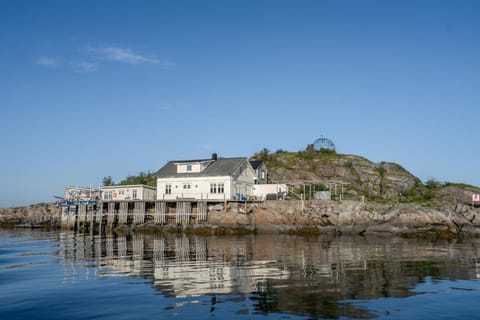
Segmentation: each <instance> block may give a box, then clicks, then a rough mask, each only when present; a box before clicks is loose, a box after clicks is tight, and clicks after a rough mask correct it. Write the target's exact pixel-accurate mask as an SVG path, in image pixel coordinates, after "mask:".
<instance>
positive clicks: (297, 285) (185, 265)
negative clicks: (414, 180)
mask: <svg viewBox="0 0 480 320" xmlns="http://www.w3.org/2000/svg"><path fill="white" fill-rule="evenodd" d="M59 240H60V248H61V250H60V256H61V261H62V262H61V263H62V268H63V272H64V281H65V282H76V281H81V280H84V279H90V278H92V277H94V278H103V277H119V276H122V277H124V276H129V277H141V278H142V279H145V281H147V282H148V283H150V284H151V285H152V286H153V287H154V288H155V289H156V290H157V291H158V293H159V294H162V295H163V296H165V297H167V298H184V299H193V297H202V296H208V297H210V299H211V306H212V310H213V309H214V308H215V305H216V304H217V303H219V302H220V301H228V300H229V299H230V300H231V299H237V301H238V300H241V301H244V302H245V301H248V302H249V303H250V304H251V306H252V308H253V310H250V311H245V310H243V311H242V309H240V310H238V313H240V314H241V313H242V312H246V313H248V312H254V313H259V314H269V313H273V312H279V313H288V314H296V315H306V316H309V317H311V318H318V317H327V318H339V317H352V318H373V317H376V316H378V315H376V314H373V313H372V312H371V311H369V310H368V309H366V308H364V307H360V306H358V305H356V304H353V303H351V301H352V300H370V299H376V298H379V297H395V298H405V297H409V296H412V295H415V294H418V292H416V291H415V290H413V289H414V288H415V287H416V286H417V285H418V284H419V283H422V282H424V281H426V279H434V280H435V279H474V278H478V277H479V273H480V264H478V262H479V260H478V257H479V251H478V249H477V244H478V243H477V242H476V241H471V242H467V243H447V242H431V241H424V240H404V239H378V238H363V237H354V238H348V237H340V238H333V239H327V238H303V237H294V236H276V235H275V236H274V235H249V236H242V237H218V238H217V237H201V236H194V235H177V234H165V235H138V234H134V235H127V236H104V237H98V236H93V235H83V234H74V233H68V232H65V233H60V235H59ZM347 301H348V302H347ZM239 308H240V307H239Z"/></svg>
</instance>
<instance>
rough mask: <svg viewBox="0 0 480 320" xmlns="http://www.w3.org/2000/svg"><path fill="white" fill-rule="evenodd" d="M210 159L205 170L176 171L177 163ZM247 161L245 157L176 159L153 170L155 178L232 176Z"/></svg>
mask: <svg viewBox="0 0 480 320" xmlns="http://www.w3.org/2000/svg"><path fill="white" fill-rule="evenodd" d="M206 161H211V163H210V164H209V165H208V167H207V168H205V170H203V171H202V172H188V173H177V163H196V162H206ZM246 161H247V158H245V157H242V158H218V159H217V160H214V161H212V159H206V160H177V161H169V162H168V163H167V164H166V165H164V166H163V167H162V168H161V169H160V170H158V171H157V172H155V176H157V178H180V177H218V176H232V175H233V174H234V173H235V171H237V169H238V168H239V167H240V166H241V165H242V164H243V163H244V162H246Z"/></svg>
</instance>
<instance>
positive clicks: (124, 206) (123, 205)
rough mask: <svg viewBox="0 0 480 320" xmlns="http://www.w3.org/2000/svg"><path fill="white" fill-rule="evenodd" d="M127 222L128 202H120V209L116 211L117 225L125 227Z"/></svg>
mask: <svg viewBox="0 0 480 320" xmlns="http://www.w3.org/2000/svg"><path fill="white" fill-rule="evenodd" d="M127 222H128V202H120V208H119V209H118V224H119V225H122V224H123V225H126V224H127Z"/></svg>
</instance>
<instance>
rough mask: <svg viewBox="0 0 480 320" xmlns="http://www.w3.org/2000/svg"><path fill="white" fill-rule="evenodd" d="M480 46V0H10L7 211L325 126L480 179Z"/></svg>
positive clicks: (1, 6)
mask: <svg viewBox="0 0 480 320" xmlns="http://www.w3.org/2000/svg"><path fill="white" fill-rule="evenodd" d="M479 39H480V2H478V1H461V0H460V1H453V0H452V1H447V0H443V1H442V0H439V1H434V0H432V1H421V0H420V1H408V0H401V1H400V0H399V1H395V0H393V1H368V0H367V1H357V0H355V1H354V0H352V1H344V0H336V1H321V0H318V1H293V0H292V1H282V0H272V1H266V0H265V1H262V0H256V1H250V0H242V1H220V0H219V1H193V0H192V1H181V0H180V1H21V0H14V1H13V0H12V1H7V0H4V1H1V2H0V41H1V50H0V70H1V72H0V106H1V111H2V115H1V117H0V133H1V135H2V139H1V140H0V147H1V150H2V153H1V154H2V155H1V157H0V207H8V206H15V205H24V204H29V203H35V202H44V201H51V200H53V198H52V196H53V195H61V194H63V188H64V186H65V185H80V186H90V185H91V186H98V185H99V184H100V183H101V181H102V178H103V177H104V176H108V175H111V176H113V178H114V181H116V182H118V181H120V180H122V179H123V178H124V177H126V176H127V175H133V174H137V173H139V172H140V171H147V170H150V171H156V170H158V169H159V168H160V167H161V166H163V165H164V164H165V163H166V162H167V161H168V160H175V159H190V158H206V157H209V156H210V155H211V153H213V152H217V153H218V154H219V155H220V156H225V157H229V156H250V155H252V154H253V153H254V152H256V151H259V150H260V149H262V148H264V147H266V148H268V149H270V150H272V151H275V150H277V149H284V150H288V151H298V150H301V149H304V148H305V147H306V145H307V144H309V143H312V142H313V141H314V140H315V139H316V138H318V137H320V135H323V136H325V137H328V138H330V139H332V140H333V141H334V142H335V144H336V147H337V151H338V152H340V153H347V154H357V155H361V156H364V157H367V158H368V159H370V160H372V161H375V162H380V161H392V162H397V163H399V164H401V165H403V166H404V167H405V168H406V169H407V170H409V171H410V172H412V173H413V174H415V175H416V176H418V177H420V178H421V179H422V180H426V179H428V178H431V177H434V178H437V179H438V180H440V181H451V182H465V183H469V184H473V185H480V174H479V171H478V169H477V167H478V159H479V158H480V150H479V148H478V147H476V145H477V141H476V137H477V135H478V134H477V130H478V129H477V128H478V125H477V122H478V121H479V119H480V108H479V107H478V102H479V101H480V88H479V78H478V76H479V74H480V59H479V57H480V40H479Z"/></svg>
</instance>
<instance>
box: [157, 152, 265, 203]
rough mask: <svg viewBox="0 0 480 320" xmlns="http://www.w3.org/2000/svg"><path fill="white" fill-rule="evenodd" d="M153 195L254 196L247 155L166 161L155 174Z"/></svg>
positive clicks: (171, 197) (166, 197)
mask: <svg viewBox="0 0 480 320" xmlns="http://www.w3.org/2000/svg"><path fill="white" fill-rule="evenodd" d="M155 175H156V176H157V199H158V200H175V199H192V200H213V201H223V200H245V199H248V198H251V197H253V196H254V193H253V185H254V184H255V179H256V178H257V177H256V176H255V172H254V170H253V169H252V166H251V165H250V162H249V161H248V158H217V156H216V154H213V155H212V158H211V159H203V160H181V161H170V162H168V163H167V164H166V165H165V166H163V167H162V168H161V169H160V170H159V171H158V172H156V174H155Z"/></svg>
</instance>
